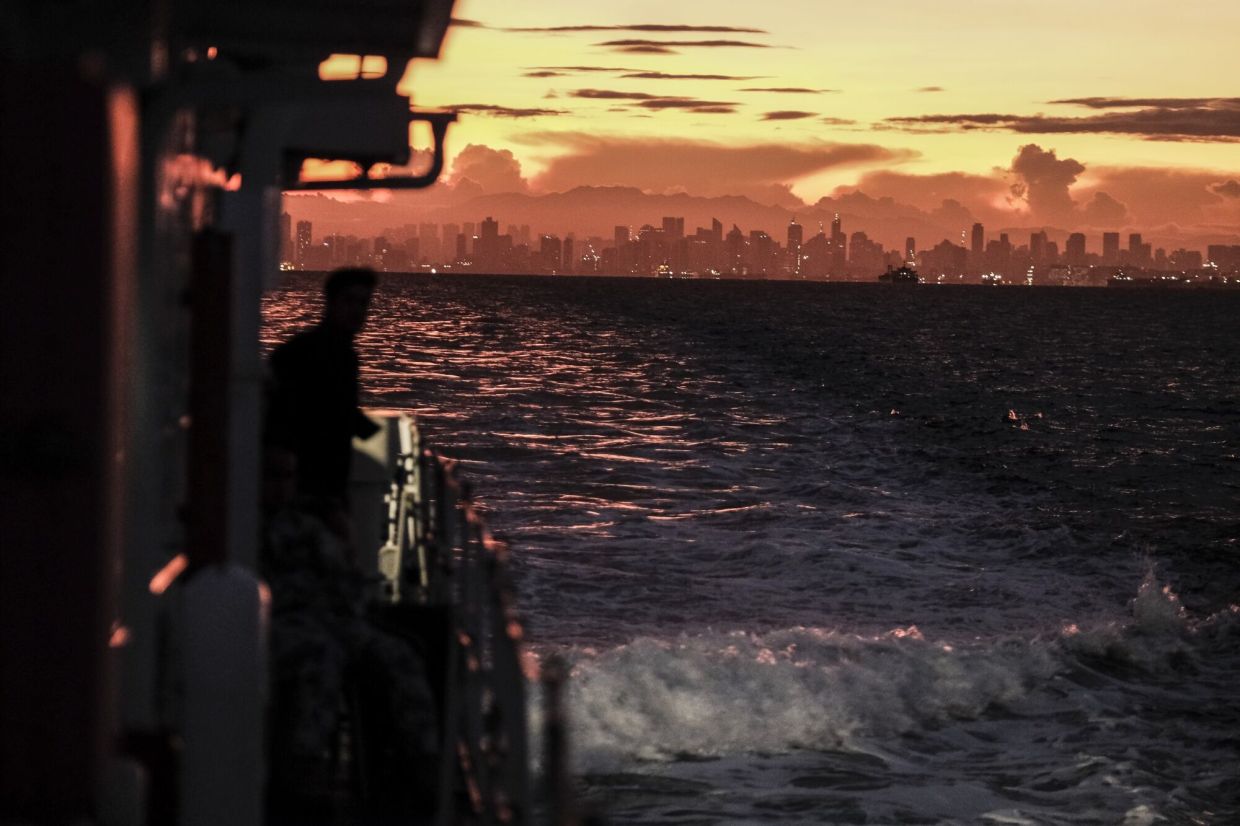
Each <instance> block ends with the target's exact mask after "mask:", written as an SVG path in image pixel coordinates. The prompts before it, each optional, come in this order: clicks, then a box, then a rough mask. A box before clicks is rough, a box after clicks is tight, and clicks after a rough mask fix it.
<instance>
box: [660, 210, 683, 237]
mask: <svg viewBox="0 0 1240 826" xmlns="http://www.w3.org/2000/svg"><path fill="white" fill-rule="evenodd" d="M663 235H664V237H665V238H667V240H668V242H669V243H670V242H672V241H679V240H680V239H681V238H684V237H685V219H684V218H669V217H667V216H664V218H663Z"/></svg>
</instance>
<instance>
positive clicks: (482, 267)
mask: <svg viewBox="0 0 1240 826" xmlns="http://www.w3.org/2000/svg"><path fill="white" fill-rule="evenodd" d="M510 242H511V241H510ZM499 257H500V248H499V221H496V220H494V219H493V218H492V217H491V216H490V215H488V216H487V217H486V220H484V221H483V222H482V227H481V233H480V234H479V236H478V241H477V243H475V244H474V269H476V270H477V271H478V272H484V273H493V272H496V271H497V270H498V268H499V263H500V262H499Z"/></svg>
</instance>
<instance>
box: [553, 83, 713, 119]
mask: <svg viewBox="0 0 1240 826" xmlns="http://www.w3.org/2000/svg"><path fill="white" fill-rule="evenodd" d="M569 94H570V95H571V96H572V97H575V98H583V99H585V100H631V101H636V102H637V104H636V105H637V106H640V107H642V108H644V109H657V110H662V109H684V110H687V111H691V112H696V113H699V114H710V115H719V114H730V113H732V112H735V111H736V109H735V107H736V105H737V104H736V103H735V102H733V101H728V100H700V99H698V98H687V97H682V96H679V95H652V94H650V93H649V92H624V91H620V90H618V89H575V90H573V91H572V92H570V93H569Z"/></svg>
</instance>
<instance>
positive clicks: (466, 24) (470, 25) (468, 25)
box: [448, 17, 486, 29]
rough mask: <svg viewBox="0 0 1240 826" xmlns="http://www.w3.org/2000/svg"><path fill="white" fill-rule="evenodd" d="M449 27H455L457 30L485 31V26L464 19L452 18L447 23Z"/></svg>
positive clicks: (475, 21)
mask: <svg viewBox="0 0 1240 826" xmlns="http://www.w3.org/2000/svg"><path fill="white" fill-rule="evenodd" d="M448 25H449V26H455V27H456V28H458V29H485V28H486V25H485V24H483V23H480V22H479V21H477V20H468V19H466V18H464V17H453V18H451V19H450V20H449V21H448Z"/></svg>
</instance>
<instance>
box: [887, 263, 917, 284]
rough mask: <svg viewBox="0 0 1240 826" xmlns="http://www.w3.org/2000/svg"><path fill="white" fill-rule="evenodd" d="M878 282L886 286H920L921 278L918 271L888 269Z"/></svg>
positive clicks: (905, 268)
mask: <svg viewBox="0 0 1240 826" xmlns="http://www.w3.org/2000/svg"><path fill="white" fill-rule="evenodd" d="M878 280H879V281H881V282H883V283H884V284H920V283H921V276H920V275H918V274H917V270H914V269H911V268H909V267H900V268H899V269H896V270H892V269H888V270H887V272H885V273H883V274H882V275H880V276H879V277H878Z"/></svg>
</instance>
